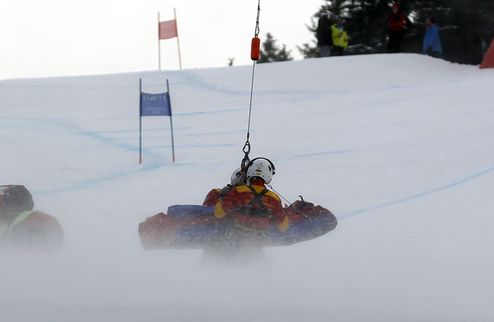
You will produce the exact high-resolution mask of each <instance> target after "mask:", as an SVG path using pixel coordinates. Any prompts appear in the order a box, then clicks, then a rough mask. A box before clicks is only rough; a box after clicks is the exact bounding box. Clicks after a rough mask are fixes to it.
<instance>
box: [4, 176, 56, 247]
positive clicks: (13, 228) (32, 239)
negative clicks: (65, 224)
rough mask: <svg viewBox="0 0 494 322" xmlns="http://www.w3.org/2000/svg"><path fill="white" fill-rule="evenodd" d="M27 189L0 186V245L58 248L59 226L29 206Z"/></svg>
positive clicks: (31, 204)
mask: <svg viewBox="0 0 494 322" xmlns="http://www.w3.org/2000/svg"><path fill="white" fill-rule="evenodd" d="M33 207H34V203H33V199H32V196H31V193H30V192H29V191H28V190H27V189H26V188H25V187H24V186H21V185H2V186H0V245H2V246H11V247H26V248H42V249H53V248H59V247H61V246H62V243H63V230H62V227H61V226H60V224H59V222H58V221H57V219H56V218H55V217H53V216H50V215H47V214H45V213H43V212H40V211H35V210H33Z"/></svg>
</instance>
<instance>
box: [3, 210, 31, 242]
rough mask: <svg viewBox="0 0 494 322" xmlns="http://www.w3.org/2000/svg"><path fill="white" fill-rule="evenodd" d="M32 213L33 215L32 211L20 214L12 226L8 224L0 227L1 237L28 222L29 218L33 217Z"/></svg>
mask: <svg viewBox="0 0 494 322" xmlns="http://www.w3.org/2000/svg"><path fill="white" fill-rule="evenodd" d="M32 213H33V211H32V210H29V211H23V212H21V213H20V214H18V215H17V217H15V219H14V221H12V223H10V225H7V224H3V225H1V226H0V237H2V236H3V235H5V234H6V233H7V232H8V231H9V230H12V228H14V227H15V226H16V225H18V224H20V223H21V222H23V221H24V220H26V219H27V218H28V217H29V216H31V214H32Z"/></svg>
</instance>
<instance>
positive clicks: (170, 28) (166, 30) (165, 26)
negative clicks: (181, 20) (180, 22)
mask: <svg viewBox="0 0 494 322" xmlns="http://www.w3.org/2000/svg"><path fill="white" fill-rule="evenodd" d="M159 31H160V35H159V37H160V39H170V38H174V37H178V31H177V20H176V19H174V20H167V21H160V24H159Z"/></svg>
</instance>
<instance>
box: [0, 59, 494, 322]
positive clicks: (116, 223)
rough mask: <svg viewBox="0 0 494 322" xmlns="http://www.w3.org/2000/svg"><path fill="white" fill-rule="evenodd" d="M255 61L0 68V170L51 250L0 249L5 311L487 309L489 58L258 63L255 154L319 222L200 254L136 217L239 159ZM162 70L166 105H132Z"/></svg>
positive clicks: (113, 317)
mask: <svg viewBox="0 0 494 322" xmlns="http://www.w3.org/2000/svg"><path fill="white" fill-rule="evenodd" d="M251 72H252V67H251V66H241V67H231V68H219V69H197V70H183V71H174V72H163V73H158V72H142V73H130V74H118V75H104V76H85V77H67V78H46V79H17V80H4V81H0V104H1V106H0V137H1V139H0V151H1V157H0V168H1V169H2V171H1V172H2V175H1V177H0V183H2V184H24V185H25V186H26V187H27V188H28V189H30V190H31V192H32V193H33V197H34V200H35V204H36V208H37V209H39V210H42V211H44V212H47V213H49V214H52V215H54V216H56V217H57V218H58V219H59V221H60V222H61V224H62V225H63V227H64V231H65V239H66V240H65V246H64V248H63V250H62V251H60V252H57V253H48V254H37V253H33V252H27V251H14V250H4V251H2V252H1V253H0V263H1V264H0V275H1V276H2V278H1V279H0V316H1V318H0V320H1V321H9V322H24V321H29V322H31V321H33V322H71V321H84V322H93V321H94V322H96V321H98V322H99V321H112V322H113V321H115V322H127V321H211V322H213V321H214V322H216V321H246V322H247V321H284V322H290V321H332V322H340V321H341V322H354V321H355V322H358V321H366V322H369V321H375V322H382V321H393V322H399V321H410V322H412V321H414V322H415V321H445V322H446V321H447V322H453V321H494V310H493V309H492V302H491V301H492V298H494V278H492V272H493V271H494V259H493V257H492V255H493V251H494V234H493V233H492V230H493V227H494V198H493V195H492V194H493V191H494V144H493V142H494V103H493V99H492V98H493V95H492V94H493V92H492V91H493V89H494V70H480V69H478V68H477V67H476V66H464V65H457V64H451V63H448V62H445V61H442V60H437V59H433V58H429V57H425V56H419V55H411V54H397V55H372V56H354V57H341V58H327V59H312V60H304V61H296V62H285V63H272V64H264V65H257V67H256V74H255V76H256V78H255V94H254V100H253V114H252V116H253V117H252V128H251V142H252V152H251V157H254V156H266V157H268V158H270V159H272V160H273V162H275V164H276V168H277V174H276V176H275V177H274V179H273V182H272V184H273V188H274V189H276V190H277V191H278V192H279V193H280V194H281V195H283V196H284V197H285V198H287V199H289V200H291V201H293V200H296V199H297V198H298V195H303V196H304V198H305V199H306V200H309V201H312V202H314V203H317V204H321V205H323V206H324V207H326V208H329V209H331V210H332V211H333V212H334V213H335V215H336V216H337V217H338V220H339V225H338V227H337V228H336V229H335V230H334V231H333V232H331V233H329V234H327V235H325V236H323V237H321V238H317V239H314V240H311V241H308V242H304V243H300V244H297V245H293V246H289V247H278V248H269V249H267V260H266V261H262V262H257V261H256V262H252V263H248V262H247V263H241V264H239V265H223V264H208V265H206V264H204V263H202V262H201V252H200V251H199V250H170V251H144V250H142V248H141V246H140V241H139V237H138V234H137V226H138V223H139V222H141V221H143V220H144V219H145V218H146V217H149V216H152V215H154V214H156V213H158V212H160V211H166V209H167V207H168V206H170V205H174V204H200V203H201V202H202V200H203V198H204V196H205V195H206V193H207V192H208V191H209V190H210V189H211V188H213V187H222V186H223V185H224V184H226V183H227V182H228V180H229V177H230V174H231V171H232V170H233V169H234V168H236V167H237V166H239V164H240V160H241V158H242V156H243V154H242V147H243V144H244V142H245V137H246V130H247V119H248V106H249V90H250V76H251ZM140 77H142V78H143V88H144V91H146V92H160V91H163V90H164V89H165V86H166V85H165V80H166V78H168V79H169V82H170V88H171V96H172V102H173V112H174V118H173V122H174V129H175V143H176V157H177V161H176V163H172V162H171V149H170V125H169V120H168V118H166V117H145V118H143V144H144V145H143V147H144V150H143V161H144V162H143V164H142V165H139V164H138V128H139V127H138V126H139V118H138V98H139V86H138V84H139V78H140Z"/></svg>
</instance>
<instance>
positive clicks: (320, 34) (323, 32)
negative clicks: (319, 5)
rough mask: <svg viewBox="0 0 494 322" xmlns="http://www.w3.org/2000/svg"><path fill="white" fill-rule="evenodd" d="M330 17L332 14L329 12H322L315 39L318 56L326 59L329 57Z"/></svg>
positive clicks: (330, 40) (330, 42)
mask: <svg viewBox="0 0 494 322" xmlns="http://www.w3.org/2000/svg"><path fill="white" fill-rule="evenodd" d="M331 17H332V14H331V12H330V11H323V12H321V14H320V15H319V21H318V23H317V29H316V37H317V47H318V48H319V55H320V56H321V57H328V56H330V55H331V44H332V39H331Z"/></svg>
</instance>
